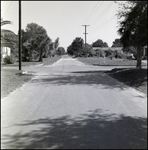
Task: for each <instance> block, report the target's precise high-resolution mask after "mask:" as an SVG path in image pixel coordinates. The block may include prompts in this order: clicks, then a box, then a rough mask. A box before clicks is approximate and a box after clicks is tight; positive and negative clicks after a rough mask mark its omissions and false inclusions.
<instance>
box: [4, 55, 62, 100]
mask: <svg viewBox="0 0 148 150" xmlns="http://www.w3.org/2000/svg"><path fill="white" fill-rule="evenodd" d="M60 58H61V57H60V56H59V57H58V56H56V57H51V58H43V62H37V61H36V62H22V66H30V65H39V64H43V65H51V64H53V63H54V62H56V61H58V60H59V59H60ZM17 66H19V63H18V62H15V63H14V64H7V65H2V66H1V98H4V97H6V96H7V95H8V94H10V93H11V92H13V91H14V90H16V89H17V88H19V87H21V86H22V85H23V84H24V83H25V82H28V81H30V80H31V79H32V75H20V72H21V71H20V70H18V69H16V67H17ZM18 68H19V67H18Z"/></svg>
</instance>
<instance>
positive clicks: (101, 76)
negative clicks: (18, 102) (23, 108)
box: [31, 71, 127, 89]
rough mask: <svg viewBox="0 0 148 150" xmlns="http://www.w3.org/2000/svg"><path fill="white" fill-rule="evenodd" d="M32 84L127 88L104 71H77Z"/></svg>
mask: <svg viewBox="0 0 148 150" xmlns="http://www.w3.org/2000/svg"><path fill="white" fill-rule="evenodd" d="M31 83H39V85H40V84H46V85H48V84H54V85H58V86H60V85H101V86H103V88H105V89H109V88H110V89H113V88H120V89H124V88H127V86H126V85H124V84H122V83H120V82H119V81H117V80H116V79H114V78H112V77H110V76H109V75H107V74H106V73H104V71H76V72H71V73H69V74H68V75H65V74H61V75H54V76H49V77H48V76H40V78H36V79H33V80H32V81H31Z"/></svg>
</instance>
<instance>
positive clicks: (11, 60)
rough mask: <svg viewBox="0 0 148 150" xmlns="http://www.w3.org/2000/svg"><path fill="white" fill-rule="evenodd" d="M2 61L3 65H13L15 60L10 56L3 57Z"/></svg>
mask: <svg viewBox="0 0 148 150" xmlns="http://www.w3.org/2000/svg"><path fill="white" fill-rule="evenodd" d="M3 61H4V63H5V64H13V63H14V62H15V59H14V57H12V56H6V57H4V59H3Z"/></svg>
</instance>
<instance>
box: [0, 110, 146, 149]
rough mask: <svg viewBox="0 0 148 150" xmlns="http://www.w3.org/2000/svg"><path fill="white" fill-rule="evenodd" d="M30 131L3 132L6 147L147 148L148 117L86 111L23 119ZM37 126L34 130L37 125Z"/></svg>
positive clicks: (22, 125) (24, 124) (23, 125)
mask: <svg viewBox="0 0 148 150" xmlns="http://www.w3.org/2000/svg"><path fill="white" fill-rule="evenodd" d="M15 126H19V127H20V126H21V127H23V128H24V127H26V128H29V127H31V126H33V127H34V128H33V129H32V130H31V131H30V132H26V133H24V134H22V133H21V132H19V133H17V134H15V135H5V139H6V140H7V142H4V139H2V147H3V148H9V149H40V148H44V149H46V148H48V149H49V148H50V149H147V119H146V118H132V117H129V116H124V115H121V116H118V117H116V114H102V112H101V110H100V109H98V110H93V111H89V114H88V113H86V114H82V115H81V117H79V118H71V117H70V116H63V117H59V118H56V119H51V118H41V119H38V120H31V121H29V120H28V121H26V122H25V123H22V124H16V125H15ZM38 126H40V127H39V128H38V130H36V128H37V127H38Z"/></svg>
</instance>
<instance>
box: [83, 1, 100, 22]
mask: <svg viewBox="0 0 148 150" xmlns="http://www.w3.org/2000/svg"><path fill="white" fill-rule="evenodd" d="M102 3H103V1H102V2H101V4H100V5H99V7H100V6H101V5H102ZM98 4H99V2H98V3H97V4H96V6H95V7H94V9H93V10H92V12H91V13H90V14H89V16H88V17H87V19H86V20H85V21H84V23H85V22H88V20H89V19H90V18H91V17H92V16H93V15H94V14H95V12H96V11H97V10H98V9H99V7H98V8H97V6H98ZM95 9H96V10H95ZM93 11H94V12H93Z"/></svg>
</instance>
